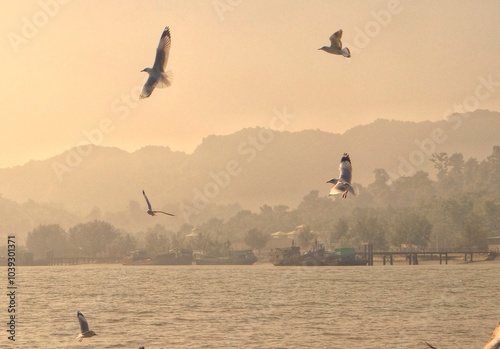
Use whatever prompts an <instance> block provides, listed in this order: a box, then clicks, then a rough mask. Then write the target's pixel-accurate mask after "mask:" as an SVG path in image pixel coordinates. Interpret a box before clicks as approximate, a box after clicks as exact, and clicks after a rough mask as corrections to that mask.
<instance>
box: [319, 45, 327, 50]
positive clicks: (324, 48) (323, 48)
mask: <svg viewBox="0 0 500 349" xmlns="http://www.w3.org/2000/svg"><path fill="white" fill-rule="evenodd" d="M327 48H328V46H323V47H320V48H319V49H318V50H323V51H326V49H327Z"/></svg>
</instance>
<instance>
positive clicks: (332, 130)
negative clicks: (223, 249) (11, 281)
mask: <svg viewBox="0 0 500 349" xmlns="http://www.w3.org/2000/svg"><path fill="white" fill-rule="evenodd" d="M1 6H2V11H1V12H0V19H1V20H0V33H2V34H3V37H4V40H2V41H1V44H0V45H2V50H3V51H2V52H4V55H3V56H2V64H1V65H0V72H1V74H2V77H3V79H2V80H1V81H0V89H1V91H2V94H1V97H0V98H1V100H2V108H3V113H2V115H3V117H2V127H1V128H0V142H1V147H0V149H1V155H0V193H1V197H0V208H1V209H0V233H1V234H16V235H17V236H19V237H21V240H24V238H26V237H28V235H29V233H33V232H34V231H36V229H37V227H38V228H39V227H40V225H42V226H45V225H56V226H57V229H56V228H54V229H55V230H54V229H53V230H54V231H59V234H60V235H56V236H58V239H59V240H61V241H62V240H64V239H65V238H69V236H70V235H71V234H70V233H69V231H70V230H71V229H72V228H74V227H76V226H78V225H79V224H87V223H88V222H98V223H99V224H100V223H102V222H105V223H107V224H110V225H111V226H112V228H113V229H116V232H115V233H116V234H114V235H113V234H112V235H113V236H115V237H118V236H121V237H123V238H124V237H126V236H129V237H130V239H132V240H133V239H137V240H135V241H131V240H130V239H129V240H128V242H127V244H128V245H127V246H128V247H127V248H126V249H131V248H136V247H141V246H145V245H146V244H147V239H146V237H147V236H153V235H154V234H155V231H154V229H157V231H156V234H157V236H160V235H161V236H170V238H169V239H168V241H166V242H165V243H166V244H169V245H173V244H174V239H173V238H171V237H172V236H174V235H175V234H180V235H179V236H182V235H183V234H184V235H186V234H188V232H192V231H193V229H194V231H198V232H202V233H203V234H206V237H207V238H208V237H209V236H210V238H211V239H212V240H217V241H219V242H223V241H226V240H227V239H229V240H231V241H232V242H244V240H245V234H246V233H247V232H248V231H250V230H252V229H256V231H257V232H258V233H262V234H264V235H265V234H270V233H273V232H276V231H278V230H283V231H287V230H288V231H290V230H293V229H295V227H296V226H299V225H302V224H304V225H306V226H307V227H308V230H309V231H312V232H315V233H317V234H322V238H323V240H325V241H335V242H337V243H340V242H343V243H345V244H352V245H355V244H358V243H360V242H361V241H366V240H367V239H372V240H374V241H377V246H378V248H388V247H390V246H393V245H401V244H405V243H408V244H413V245H415V246H420V247H426V248H429V247H433V248H438V247H440V246H441V247H443V246H445V245H446V246H447V247H464V246H466V247H470V248H472V247H474V248H480V247H481V248H484V246H485V242H484V241H485V240H484V238H485V237H486V236H494V235H500V234H499V233H498V228H497V227H498V224H497V223H498V222H497V220H496V219H497V218H495V217H498V212H500V208H499V207H500V198H499V196H498V195H499V191H498V189H499V188H498V185H499V179H498V175H496V174H495V173H498V171H497V170H498V156H499V155H498V148H495V147H496V146H499V145H500V144H499V137H498V135H499V134H500V133H499V131H500V118H499V113H498V111H499V110H500V97H499V96H500V94H499V92H498V88H499V86H500V71H499V66H498V58H500V55H499V53H500V42H499V41H498V39H497V38H498V37H499V34H500V26H499V25H498V20H497V19H498V14H499V13H500V11H499V10H500V4H499V3H497V2H491V1H478V2H477V1H465V0H463V1H441V2H438V3H435V2H432V1H418V2H417V1H365V2H359V3H358V2H357V3H344V2H335V1H314V2H309V1H300V2H290V1H280V0H276V1H252V2H249V1H241V2H234V1H233V2H228V1H224V0H221V1H201V0H200V1H196V0H191V1H189V0H188V1H175V0H171V1H169V0H155V1H144V2H140V1H136V0H130V1H107V2H99V1H86V2H83V1H78V0H74V1H56V0H45V1H26V2H22V3H5V4H2V5H1ZM166 25H168V26H170V29H171V33H172V48H171V53H170V59H169V63H168V67H167V69H171V70H173V74H174V80H173V85H172V86H171V87H169V88H168V89H162V90H159V89H157V90H155V91H154V92H153V94H152V96H151V97H150V98H148V99H147V100H143V101H140V102H139V101H138V100H137V96H138V94H139V91H140V89H141V87H142V84H143V83H144V81H145V80H146V75H145V74H144V73H140V70H142V69H143V68H144V67H146V66H151V65H152V63H153V59H154V50H155V48H156V46H157V43H158V39H159V37H160V34H161V31H162V30H163V28H164V27H165V26H166ZM338 29H343V33H344V34H343V38H342V41H343V44H344V46H347V47H349V48H350V50H351V53H352V58H350V59H345V58H344V57H339V56H333V55H329V54H326V53H325V52H322V51H318V48H319V47H321V46H323V45H327V44H328V43H329V40H328V38H329V36H330V35H331V34H332V33H333V32H335V31H337V30H338ZM344 152H348V153H349V154H350V155H351V159H352V161H353V167H354V172H353V181H354V183H355V186H356V187H357V188H358V189H359V192H360V195H359V197H358V198H352V197H349V198H348V200H344V201H342V200H339V199H337V198H328V197H327V194H328V192H329V189H330V188H329V185H328V184H326V183H325V182H326V181H327V180H328V179H330V178H331V177H334V176H337V175H338V169H337V167H338V161H339V160H340V156H341V155H342V153H344ZM432 160H433V161H432ZM495 171H497V172H495ZM142 189H144V190H146V192H147V193H148V196H149V198H150V200H151V201H152V203H153V206H154V207H155V208H157V209H163V210H166V211H168V212H173V213H175V214H176V217H175V218H172V219H165V217H155V218H152V217H149V216H147V215H146V214H145V209H146V207H145V202H144V201H143V198H142V194H141V190H142ZM446 200H450V201H449V202H448V201H446ZM456 205H458V206H456ZM464 205H465V206H464ZM452 208H453V209H452ZM462 210H463V211H462ZM460 212H468V213H470V214H471V216H470V217H468V216H467V217H468V218H467V219H468V220H467V221H463V220H457V219H456V218H457V217H462V218H463V217H466V216H464V215H463V214H462V213H460ZM414 214H415V215H416V216H415V215H414ZM405 215H408V217H407V216H405ZM453 215H455V216H453ZM396 217H400V218H397V219H396ZM342 219H345V220H346V221H342ZM370 219H371V220H375V221H377V222H378V224H379V228H374V227H376V226H377V225H376V224H375V223H374V221H371V220H370ZM398 219H400V220H401V221H398ZM405 219H409V220H412V222H420V223H421V224H422V225H421V226H420V227H421V228H419V229H420V230H419V231H422V232H423V233H422V236H420V240H419V241H406V240H408V236H409V235H408V234H407V233H403V232H402V231H399V230H398V228H397V224H396V222H400V224H402V225H409V224H406V223H405V224H403V223H401V222H407V221H405ZM463 219H465V218H463ZM363 222H364V223H363ZM427 223H428V224H427ZM363 224H364V226H365V228H362V227H363ZM415 224H416V223H415ZM158 225H159V226H158ZM101 227H102V225H101ZM426 227H428V228H426ZM59 228H60V229H59ZM377 229H378V230H377ZM342 232H343V233H342ZM398 232H399V233H398ZM254 233H255V231H254ZM141 234H142V235H141ZM217 234H218V235H217ZM405 234H406V236H407V237H406V238H404V239H401V236H405ZM400 235H401V236H400ZM410 235H411V234H410ZM61 236H64V237H65V238H61ZM141 236H143V238H142V240H141V238H140V237H141ZM395 236H399V237H397V238H396V237H395ZM405 239H406V240H405ZM306 240H307V239H306ZM309 240H311V239H309ZM445 240H446V242H444V241H445ZM440 241H441V242H440ZM309 242H310V241H303V244H304V245H307V244H308V243H309ZM116 244H118V243H116ZM444 244H445V245H444ZM118 245H120V244H118ZM89 248H90V247H89ZM124 249H125V248H124ZM41 250H43V248H42V249H41ZM117 250H119V252H117V253H125V252H126V251H125V250H120V249H119V248H117ZM105 252H106V251H104V250H103V251H93V252H92V253H105ZM108 252H109V251H108ZM89 253H91V252H90V251H89ZM40 254H43V253H42V252H40Z"/></svg>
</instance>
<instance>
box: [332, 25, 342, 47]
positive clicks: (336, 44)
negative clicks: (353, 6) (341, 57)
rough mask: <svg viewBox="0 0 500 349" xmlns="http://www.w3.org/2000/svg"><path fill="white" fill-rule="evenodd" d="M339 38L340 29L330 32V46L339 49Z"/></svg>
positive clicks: (340, 37)
mask: <svg viewBox="0 0 500 349" xmlns="http://www.w3.org/2000/svg"><path fill="white" fill-rule="evenodd" d="M340 39H342V29H340V30H338V31H336V32H335V33H333V34H332V36H330V42H331V47H335V48H338V49H341V48H342V41H340Z"/></svg>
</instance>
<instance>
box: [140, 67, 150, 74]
mask: <svg viewBox="0 0 500 349" xmlns="http://www.w3.org/2000/svg"><path fill="white" fill-rule="evenodd" d="M150 71H151V68H144V69H143V70H141V73H142V72H146V73H149V72H150Z"/></svg>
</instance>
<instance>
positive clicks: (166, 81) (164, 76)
mask: <svg viewBox="0 0 500 349" xmlns="http://www.w3.org/2000/svg"><path fill="white" fill-rule="evenodd" d="M173 78H174V76H173V74H172V71H171V70H169V71H167V72H166V73H161V78H160V80H159V81H158V85H156V87H159V88H164V87H169V86H170V85H172V79H173Z"/></svg>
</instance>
